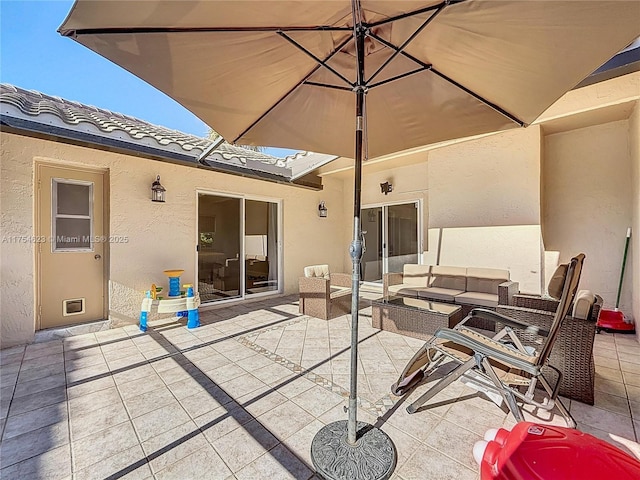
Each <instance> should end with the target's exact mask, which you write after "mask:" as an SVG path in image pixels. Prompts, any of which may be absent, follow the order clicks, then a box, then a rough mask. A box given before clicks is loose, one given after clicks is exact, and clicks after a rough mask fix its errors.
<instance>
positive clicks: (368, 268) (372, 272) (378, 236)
mask: <svg viewBox="0 0 640 480" xmlns="http://www.w3.org/2000/svg"><path fill="white" fill-rule="evenodd" d="M361 215H362V233H363V235H364V245H365V248H366V250H365V252H364V255H363V256H362V263H361V264H360V278H361V279H362V280H364V281H365V282H381V281H382V252H383V240H382V207H373V208H363V209H362V213H361Z"/></svg>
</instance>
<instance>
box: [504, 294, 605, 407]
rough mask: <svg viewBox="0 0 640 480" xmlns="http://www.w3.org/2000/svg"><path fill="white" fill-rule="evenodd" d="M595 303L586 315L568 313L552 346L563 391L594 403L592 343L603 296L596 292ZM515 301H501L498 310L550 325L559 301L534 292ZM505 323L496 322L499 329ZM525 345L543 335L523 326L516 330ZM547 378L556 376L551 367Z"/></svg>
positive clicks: (578, 399)
mask: <svg viewBox="0 0 640 480" xmlns="http://www.w3.org/2000/svg"><path fill="white" fill-rule="evenodd" d="M595 297H596V300H595V303H594V304H593V307H592V309H591V313H590V315H589V317H588V318H587V319H580V318H574V317H572V316H570V315H568V316H567V317H565V319H564V322H563V324H562V327H561V328H560V332H559V335H558V338H557V339H556V342H555V344H554V346H553V349H552V350H551V355H550V357H549V364H551V365H553V366H554V367H555V368H557V369H558V370H560V372H562V382H561V384H560V395H563V396H565V397H567V398H571V399H573V400H577V401H579V402H583V403H587V404H589V405H593V403H594V395H595V394H594V387H595V363H594V358H593V343H594V340H595V334H596V322H597V320H598V315H599V314H600V309H601V308H602V297H600V296H598V295H596V296H595ZM512 303H513V304H512V305H498V307H497V309H496V311H497V312H498V313H501V314H503V315H507V316H509V317H512V318H515V319H516V320H523V321H525V322H527V323H529V324H532V325H537V326H539V327H541V328H543V329H548V328H549V327H550V326H551V322H552V321H553V315H554V312H555V310H556V308H557V306H558V301H557V300H554V299H545V298H541V297H537V296H534V295H515V296H514V297H513V298H512ZM500 328H502V325H496V329H500ZM516 333H517V335H518V337H519V338H520V339H521V340H522V342H523V343H524V344H525V345H537V344H539V342H540V341H541V337H540V336H539V335H536V334H534V333H531V332H527V331H524V330H518V331H516ZM544 373H545V375H546V376H547V378H550V379H553V380H555V378H556V376H557V374H556V373H555V372H553V370H551V369H549V368H545V370H544Z"/></svg>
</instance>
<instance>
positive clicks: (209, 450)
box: [0, 297, 640, 480]
mask: <svg viewBox="0 0 640 480" xmlns="http://www.w3.org/2000/svg"><path fill="white" fill-rule="evenodd" d="M200 317H201V322H202V326H201V327H200V328H197V329H194V330H187V329H186V328H185V326H184V321H182V320H181V321H178V320H176V319H168V320H159V321H155V322H151V323H150V325H151V328H150V329H149V331H148V332H147V333H141V332H140V331H139V330H138V329H137V327H136V326H129V327H125V328H118V329H112V330H107V331H102V332H98V333H92V334H86V335H81V336H76V337H70V338H68V339H65V340H64V341H62V340H58V341H50V342H46V343H39V344H33V345H29V346H27V347H26V348H25V347H14V348H10V349H5V350H3V351H2V352H1V353H0V358H1V372H0V373H1V379H2V384H1V385H2V389H1V391H0V429H1V431H2V443H1V445H0V466H1V467H2V470H0V478H2V479H7V480H9V479H40V478H42V479H44V478H46V479H70V478H73V479H78V480H80V479H88V478H96V479H103V478H109V479H116V478H141V479H145V478H157V479H169V478H175V479H180V480H189V479H197V478H206V479H234V478H235V479H270V480H280V479H285V478H295V479H309V478H314V472H313V467H312V464H311V460H310V457H309V450H310V445H311V440H312V439H313V437H314V435H315V434H316V432H318V430H319V429H320V428H321V427H322V426H323V425H325V424H327V423H330V422H332V421H335V420H341V419H346V414H345V413H344V411H343V406H344V405H346V397H347V396H348V390H347V387H348V382H349V377H348V372H349V351H348V348H349V326H350V321H351V318H350V317H340V318H337V319H334V320H331V321H329V322H326V321H323V320H318V319H314V318H310V317H305V316H301V315H299V314H298V305H297V297H283V298H278V299H271V300H266V301H261V302H254V303H250V304H245V305H236V306H224V307H221V308H218V309H215V310H209V311H206V312H202V313H201V315H200ZM360 319H361V320H360V337H359V338H360V347H359V355H360V357H359V366H358V367H359V394H360V397H361V408H360V409H359V413H358V419H359V420H363V421H366V422H369V423H373V424H376V425H377V426H379V427H381V428H382V429H383V430H384V431H385V432H387V433H388V434H389V435H390V437H391V438H392V439H393V441H394V443H395V446H396V448H397V451H398V464H397V467H396V469H395V473H394V476H393V478H395V479H405V480H409V479H421V480H422V479H426V478H434V479H456V480H465V479H475V478H477V476H478V474H477V468H476V466H475V464H474V461H473V459H472V455H471V449H472V446H473V444H474V442H475V441H476V440H478V439H480V438H481V436H482V434H483V433H484V431H485V430H486V429H488V428H491V427H499V426H503V425H506V426H512V425H513V423H514V422H513V418H512V417H508V416H507V415H506V414H505V413H504V412H503V411H502V410H501V409H500V408H498V407H497V406H496V405H495V404H493V403H491V402H490V401H489V400H487V399H485V398H484V397H481V396H479V395H478V394H477V393H476V392H475V391H474V390H472V389H470V388H468V387H466V386H464V385H462V384H460V383H459V382H456V383H455V384H453V385H451V386H450V387H449V388H448V389H446V390H445V391H444V392H442V393H441V394H440V395H438V396H436V397H435V398H434V400H432V404H434V403H435V406H434V407H433V408H430V409H428V410H426V411H420V412H418V413H416V414H414V415H408V414H407V413H406V411H405V408H404V407H405V406H406V405H407V404H408V402H409V401H410V400H411V399H413V398H416V397H417V396H419V395H420V394H421V393H423V392H424V390H425V389H426V388H427V387H426V386H425V385H423V386H421V387H419V388H418V389H417V390H416V391H414V392H413V393H412V394H411V395H410V397H409V399H408V400H406V399H398V398H397V397H394V396H392V395H390V394H389V386H390V385H391V383H393V382H394V381H395V380H396V378H397V376H398V374H399V372H400V371H401V369H402V368H403V367H404V365H405V363H406V362H407V361H408V360H409V359H410V358H411V356H412V355H413V353H414V352H415V350H416V349H417V348H418V347H419V346H420V345H422V341H419V340H415V339H412V338H407V337H403V336H400V335H396V334H393V333H389V332H382V331H379V330H377V329H374V328H372V327H371V307H367V308H364V309H363V310H362V315H361V317H360ZM595 354H596V364H597V367H596V368H597V383H596V388H597V390H598V391H597V394H596V406H594V407H592V406H588V405H584V404H582V403H579V402H568V401H567V402H566V404H568V406H569V407H570V410H571V413H572V414H573V416H574V417H575V419H576V420H577V422H578V425H579V428H580V429H582V430H584V431H587V432H589V433H592V434H595V435H597V436H599V437H601V438H605V439H608V437H607V434H608V432H612V433H616V434H618V435H621V436H623V437H626V438H628V439H633V440H636V441H638V440H639V439H638V435H640V345H639V344H638V343H637V342H636V341H635V339H634V337H632V336H624V335H611V334H601V335H598V337H597V339H596V347H595ZM631 399H633V400H631ZM538 420H539V419H538ZM550 420H551V421H558V419H557V418H551V419H550ZM560 422H561V420H560Z"/></svg>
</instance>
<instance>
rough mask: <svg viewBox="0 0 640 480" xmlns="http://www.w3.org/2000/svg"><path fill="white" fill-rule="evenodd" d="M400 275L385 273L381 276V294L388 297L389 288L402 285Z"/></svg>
mask: <svg viewBox="0 0 640 480" xmlns="http://www.w3.org/2000/svg"><path fill="white" fill-rule="evenodd" d="M402 278H403V275H402V273H385V274H384V275H383V276H382V294H383V295H384V297H385V298H387V297H389V286H391V285H400V284H401V283H402Z"/></svg>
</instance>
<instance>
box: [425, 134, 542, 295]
mask: <svg viewBox="0 0 640 480" xmlns="http://www.w3.org/2000/svg"><path fill="white" fill-rule="evenodd" d="M540 135H541V131H540V128H539V127H537V126H532V127H529V128H526V129H521V130H516V131H510V132H504V133H500V134H497V135H492V136H489V137H485V138H481V139H477V140H471V141H468V142H464V143H459V144H456V145H451V146H448V147H444V148H441V149H437V150H434V151H432V152H430V153H429V161H428V164H427V165H428V192H429V195H428V198H429V201H428V203H429V242H428V246H427V248H425V250H426V252H425V263H440V264H441V265H458V266H478V267H491V268H504V269H507V270H509V271H510V273H511V279H512V280H515V281H518V282H519V283H520V289H521V291H524V292H529V293H539V292H540V275H541V273H542V262H541V258H542V257H541V245H540Z"/></svg>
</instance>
